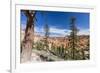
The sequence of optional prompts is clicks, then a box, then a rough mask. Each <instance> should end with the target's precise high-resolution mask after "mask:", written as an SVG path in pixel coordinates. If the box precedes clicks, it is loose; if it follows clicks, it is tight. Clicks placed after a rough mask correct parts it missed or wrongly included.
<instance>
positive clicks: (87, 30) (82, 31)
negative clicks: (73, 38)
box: [77, 29, 90, 35]
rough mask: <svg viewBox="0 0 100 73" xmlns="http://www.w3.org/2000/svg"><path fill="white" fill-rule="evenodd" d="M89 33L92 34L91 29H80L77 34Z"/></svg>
mask: <svg viewBox="0 0 100 73" xmlns="http://www.w3.org/2000/svg"><path fill="white" fill-rule="evenodd" d="M89 34H90V31H89V29H81V30H79V32H78V34H77V35H89Z"/></svg>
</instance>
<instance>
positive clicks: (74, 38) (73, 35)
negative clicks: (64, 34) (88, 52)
mask: <svg viewBox="0 0 100 73" xmlns="http://www.w3.org/2000/svg"><path fill="white" fill-rule="evenodd" d="M70 21H71V23H70V30H71V33H70V37H69V40H70V48H71V55H72V59H75V50H76V47H77V32H78V29H77V27H76V25H75V21H76V18H75V17H71V20H70Z"/></svg>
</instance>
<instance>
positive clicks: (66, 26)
mask: <svg viewBox="0 0 100 73" xmlns="http://www.w3.org/2000/svg"><path fill="white" fill-rule="evenodd" d="M36 12H37V13H36V18H37V21H36V22H35V33H38V34H39V35H44V30H43V28H44V25H45V24H48V26H49V29H50V30H49V32H50V36H67V35H69V33H70V18H71V17H73V16H74V17H75V18H76V26H77V28H78V29H79V32H78V35H89V13H79V12H78V13H77V12H54V11H36ZM26 20H27V18H26V16H25V15H24V14H23V13H22V12H21V28H22V29H25V27H26Z"/></svg>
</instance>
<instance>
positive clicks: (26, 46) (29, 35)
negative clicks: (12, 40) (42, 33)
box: [21, 10, 36, 62]
mask: <svg viewBox="0 0 100 73" xmlns="http://www.w3.org/2000/svg"><path fill="white" fill-rule="evenodd" d="M21 11H22V12H23V13H24V15H25V16H26V18H27V23H26V29H25V36H24V39H23V42H22V43H21V62H25V61H28V60H30V59H31V53H32V46H33V42H34V22H35V19H36V18H35V15H36V12H35V11H33V10H21Z"/></svg>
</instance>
